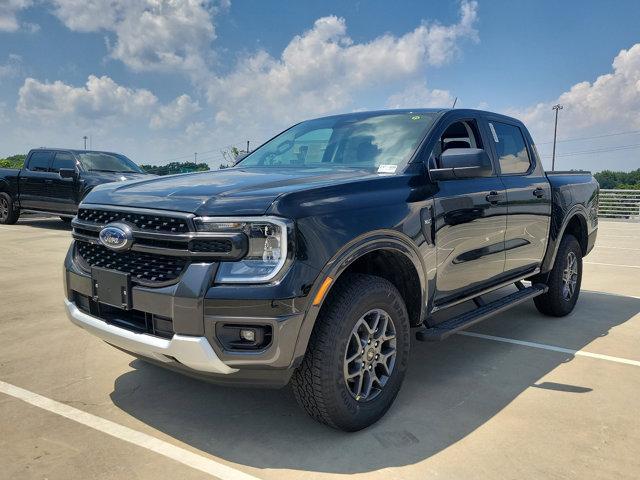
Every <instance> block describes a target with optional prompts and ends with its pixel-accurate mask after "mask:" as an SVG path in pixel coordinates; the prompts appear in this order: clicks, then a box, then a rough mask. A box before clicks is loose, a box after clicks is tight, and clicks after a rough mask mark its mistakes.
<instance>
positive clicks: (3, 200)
mask: <svg viewBox="0 0 640 480" xmlns="http://www.w3.org/2000/svg"><path fill="white" fill-rule="evenodd" d="M18 218H20V210H18V209H17V208H16V206H15V205H14V203H13V198H12V197H11V195H9V194H8V193H7V192H0V224H4V225H13V224H14V223H16V222H17V221H18Z"/></svg>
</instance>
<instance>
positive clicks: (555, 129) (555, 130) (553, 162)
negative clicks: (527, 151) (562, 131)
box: [551, 103, 562, 172]
mask: <svg viewBox="0 0 640 480" xmlns="http://www.w3.org/2000/svg"><path fill="white" fill-rule="evenodd" d="M551 109H552V110H555V111H556V123H555V126H554V127H553V155H552V156H551V171H552V172H553V171H554V170H555V169H556V136H557V135H558V110H562V105H560V104H559V103H558V104H557V105H554V106H553V107H551Z"/></svg>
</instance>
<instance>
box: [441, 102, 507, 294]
mask: <svg viewBox="0 0 640 480" xmlns="http://www.w3.org/2000/svg"><path fill="white" fill-rule="evenodd" d="M455 115H456V114H455V113H453V114H450V115H449V116H448V117H446V118H447V121H446V122H444V124H443V125H442V126H441V127H439V128H441V129H442V130H443V131H442V133H441V134H440V139H439V140H438V142H437V144H436V146H435V147H434V149H433V152H432V153H431V156H430V159H429V164H430V166H431V167H433V166H435V167H437V166H438V158H439V155H440V153H441V152H442V151H444V150H446V149H447V148H485V149H486V145H487V141H488V140H487V138H486V134H484V133H482V129H481V128H479V122H478V119H477V118H475V117H456V116H455ZM489 156H490V157H491V155H489ZM493 170H494V171H493V172H492V173H490V174H488V175H487V176H483V177H477V178H464V179H452V180H441V181H438V193H437V194H436V195H435V197H434V220H435V245H436V256H437V275H436V292H435V296H434V304H435V305H436V306H438V305H442V304H444V303H447V302H450V301H455V300H457V299H458V298H460V297H463V296H467V295H468V294H471V293H473V292H474V291H476V290H481V289H483V288H486V287H488V286H491V285H492V284H495V283H496V282H497V281H499V278H500V276H501V275H502V274H503V272H504V262H505V252H504V235H505V229H506V224H507V207H506V193H505V189H504V186H503V185H502V182H501V181H500V178H499V177H498V175H497V171H496V169H495V166H494V169H493Z"/></svg>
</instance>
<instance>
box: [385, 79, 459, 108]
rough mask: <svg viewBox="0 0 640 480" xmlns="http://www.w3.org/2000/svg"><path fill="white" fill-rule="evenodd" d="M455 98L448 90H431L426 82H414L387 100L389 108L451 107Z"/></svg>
mask: <svg viewBox="0 0 640 480" xmlns="http://www.w3.org/2000/svg"><path fill="white" fill-rule="evenodd" d="M453 100H454V98H453V97H452V96H451V93H449V91H448V90H438V89H434V90H430V89H429V88H427V84H426V83H425V82H422V83H413V84H411V85H409V86H408V87H407V88H405V89H404V90H403V91H401V92H397V93H394V94H393V95H391V96H390V97H389V99H388V100H387V107H389V108H421V107H422V108H427V107H445V108H447V107H451V105H453Z"/></svg>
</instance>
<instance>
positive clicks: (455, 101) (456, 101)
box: [451, 97, 458, 108]
mask: <svg viewBox="0 0 640 480" xmlns="http://www.w3.org/2000/svg"><path fill="white" fill-rule="evenodd" d="M456 103H458V97H456V99H455V100H454V101H453V105H451V108H456Z"/></svg>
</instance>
